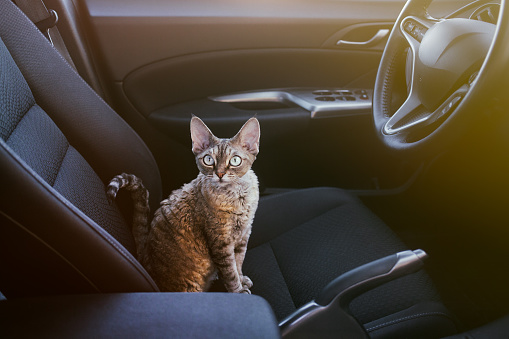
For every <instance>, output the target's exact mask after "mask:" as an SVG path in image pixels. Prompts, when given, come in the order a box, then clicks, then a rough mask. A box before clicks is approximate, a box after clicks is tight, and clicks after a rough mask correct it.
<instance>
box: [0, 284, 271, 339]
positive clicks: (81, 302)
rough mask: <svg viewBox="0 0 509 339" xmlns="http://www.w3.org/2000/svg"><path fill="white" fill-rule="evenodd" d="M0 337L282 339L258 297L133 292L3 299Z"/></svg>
mask: <svg viewBox="0 0 509 339" xmlns="http://www.w3.org/2000/svg"><path fill="white" fill-rule="evenodd" d="M189 305H193V307H190V306H189ZM76 310H79V311H78V312H77V311H76ZM0 337H2V338H87V339H88V338H235V339H236V338H246V339H247V338H253V339H260V338H264V339H270V338H279V337H280V335H279V329H278V327H277V325H276V322H275V321H274V316H273V314H272V312H271V310H270V306H269V305H268V304H267V302H265V300H263V299H262V298H259V297H252V296H248V295H233V294H226V293H221V294H220V293H130V294H103V295H83V296H65V297H57V298H55V297H53V298H36V299H29V300H14V301H11V300H7V301H2V302H0Z"/></svg>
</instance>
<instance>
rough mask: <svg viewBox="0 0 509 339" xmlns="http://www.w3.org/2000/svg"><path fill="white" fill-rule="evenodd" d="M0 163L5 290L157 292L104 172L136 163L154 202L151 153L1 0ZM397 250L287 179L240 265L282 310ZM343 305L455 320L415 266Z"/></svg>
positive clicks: (427, 323) (380, 314)
mask: <svg viewBox="0 0 509 339" xmlns="http://www.w3.org/2000/svg"><path fill="white" fill-rule="evenodd" d="M262 128H263V127H262ZM0 166H1V170H0V173H1V175H0V185H1V187H2V190H1V194H0V258H1V264H0V267H1V271H2V274H1V278H0V291H1V292H2V293H3V294H4V295H5V296H6V297H7V299H15V298H19V297H30V296H38V295H52V294H83V293H119V292H154V291H158V288H157V286H156V285H155V283H154V282H153V280H152V279H151V277H150V276H149V275H148V274H147V272H146V271H145V270H144V268H143V267H142V266H141V265H140V264H139V263H138V261H137V260H136V259H135V257H134V256H133V253H134V251H133V250H134V245H133V239H132V235H131V232H130V228H129V225H128V223H126V221H125V220H126V218H125V217H124V216H123V215H122V213H121V212H120V211H119V209H118V208H117V207H116V205H110V204H108V202H107V199H106V196H105V192H104V183H105V182H107V181H108V180H109V179H110V178H112V177H113V176H114V175H116V174H118V173H121V172H131V173H135V174H136V175H138V176H140V177H141V178H142V179H143V181H144V183H145V184H146V186H147V187H148V189H149V190H150V193H151V201H150V202H151V206H152V208H155V207H157V205H158V202H159V201H160V200H161V180H160V174H159V171H158V168H157V165H156V163H155V161H154V159H153V157H152V155H151V153H150V151H149V150H148V148H147V147H146V145H145V144H144V143H143V141H142V140H141V139H140V138H139V137H138V135H136V134H135V132H134V131H133V130H132V129H131V128H130V127H129V126H128V125H127V124H126V123H125V122H124V121H123V120H122V119H121V118H120V117H119V116H118V115H117V114H116V113H115V112H114V111H113V110H112V109H111V108H110V107H108V105H107V104H106V103H104V102H103V101H102V100H101V98H100V97H99V96H97V95H96V94H95V93H94V92H93V91H92V90H91V89H90V88H89V86H88V85H87V84H86V83H85V82H84V81H83V80H82V79H81V78H80V77H79V75H78V74H76V73H75V71H74V70H73V69H72V68H71V67H70V66H69V65H68V64H67V63H66V61H65V60H64V59H63V58H62V57H60V55H59V54H58V52H57V51H56V50H55V49H54V48H53V47H52V46H51V45H50V44H49V43H48V41H47V40H46V39H45V37H44V36H43V35H42V34H41V33H40V32H39V31H38V29H37V28H36V27H35V26H34V25H33V24H32V23H31V22H30V21H29V20H28V19H27V18H26V17H25V15H24V14H23V13H22V12H21V11H20V10H19V9H18V8H17V7H16V6H15V5H13V4H12V2H11V1H9V0H0ZM403 249H405V246H404V245H403V244H402V243H401V242H400V241H399V240H398V239H397V238H396V236H395V235H394V234H393V233H392V232H391V231H390V230H389V228H388V227H387V226H385V225H384V224H383V223H382V222H381V221H380V220H379V219H378V218H377V217H376V216H375V215H373V214H372V213H371V212H370V211H369V210H368V209H367V208H365V207H364V206H363V205H362V204H361V203H360V201H358V200H357V199H356V198H354V197H352V196H351V195H349V194H347V193H346V192H344V191H341V190H339V189H330V188H318V189H307V190H295V191H290V192H287V193H283V194H277V195H271V196H268V197H266V198H263V199H262V200H261V201H260V205H259V209H258V212H257V215H256V218H255V223H254V227H253V234H252V237H251V240H250V244H249V251H248V253H247V256H246V261H245V267H244V272H245V273H246V274H247V275H248V276H250V277H251V278H252V280H253V282H254V286H253V288H252V292H253V293H255V294H259V295H261V296H263V297H264V298H265V299H266V300H267V301H268V302H269V303H270V304H271V306H272V308H273V310H274V312H275V314H276V316H277V318H279V319H282V318H283V317H285V316H287V315H289V314H290V313H291V312H293V311H294V310H295V309H296V308H298V307H300V306H301V305H302V304H304V303H306V302H308V301H310V300H311V299H313V298H314V297H316V295H317V293H318V291H320V289H321V288H323V287H324V286H325V285H326V284H327V283H328V282H329V281H330V280H332V279H334V278H335V277H337V276H338V275H340V274H342V273H344V272H345V271H347V270H349V269H352V268H354V267H356V266H358V265H361V264H364V263H367V262H370V261H372V260H375V259H378V258H381V257H383V256H385V255H389V254H392V253H395V252H398V251H400V250H403ZM190 307H192V305H190ZM351 309H352V313H353V314H354V315H355V316H356V317H357V318H358V319H359V321H360V322H361V323H363V324H365V327H366V328H367V330H368V332H369V333H370V335H371V336H372V337H390V338H396V337H404V338H410V337H425V338H430V337H439V336H442V335H444V336H445V335H448V334H450V333H452V332H454V331H455V325H454V323H453V321H452V320H451V318H450V316H449V314H448V312H447V310H446V309H445V307H444V306H443V305H442V304H441V302H440V301H439V297H438V295H437V292H436V290H435V288H434V287H433V285H432V283H431V281H430V279H429V277H428V276H427V275H426V274H425V273H424V272H422V271H420V272H417V273H415V274H412V275H409V276H407V277H404V278H401V279H398V280H395V281H393V282H390V283H387V284H385V285H384V286H382V287H380V288H377V289H375V290H372V291H370V292H368V293H366V294H365V295H363V296H361V297H359V298H358V299H356V300H354V302H353V303H352V305H351ZM169 321H171V319H170V320H169Z"/></svg>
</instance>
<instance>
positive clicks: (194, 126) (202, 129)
mask: <svg viewBox="0 0 509 339" xmlns="http://www.w3.org/2000/svg"><path fill="white" fill-rule="evenodd" d="M191 140H192V141H193V153H194V154H195V155H197V154H200V153H201V152H203V151H204V150H206V149H207V148H209V147H210V145H211V144H212V143H213V142H214V140H216V137H215V136H214V134H212V132H211V131H210V130H209V128H208V127H207V125H205V123H204V122H203V121H201V119H200V118H198V117H197V116H194V115H193V118H192V119H191Z"/></svg>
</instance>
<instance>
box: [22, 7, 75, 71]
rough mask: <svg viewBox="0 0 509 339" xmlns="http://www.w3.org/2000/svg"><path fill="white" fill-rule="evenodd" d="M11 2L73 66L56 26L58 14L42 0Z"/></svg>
mask: <svg viewBox="0 0 509 339" xmlns="http://www.w3.org/2000/svg"><path fill="white" fill-rule="evenodd" d="M13 2H14V3H15V4H16V5H17V6H18V7H19V8H20V9H21V10H22V11H23V12H24V13H25V14H26V16H27V17H28V18H29V19H30V20H32V22H33V23H34V24H35V25H36V26H37V28H39V30H40V31H41V32H42V34H44V36H45V37H46V38H47V39H48V40H49V42H50V43H51V44H52V45H53V47H55V49H56V50H57V51H58V52H60V55H62V56H63V57H64V58H65V60H67V62H68V63H69V64H70V65H71V66H72V67H73V68H74V69H76V66H75V65H74V62H73V61H72V58H71V55H70V54H69V51H68V50H67V47H66V46H65V42H64V40H63V39H62V36H61V35H60V32H59V31H58V28H57V26H56V24H57V22H58V14H57V12H56V11H54V10H52V9H50V10H48V9H47V8H46V5H45V4H44V2H43V1H42V0H13Z"/></svg>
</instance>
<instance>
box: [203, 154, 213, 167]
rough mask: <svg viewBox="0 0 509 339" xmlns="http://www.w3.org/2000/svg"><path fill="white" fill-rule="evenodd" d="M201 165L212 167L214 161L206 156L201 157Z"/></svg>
mask: <svg viewBox="0 0 509 339" xmlns="http://www.w3.org/2000/svg"><path fill="white" fill-rule="evenodd" d="M203 163H204V164H205V165H206V166H212V165H214V159H213V158H212V157H211V156H210V155H206V156H204V157H203Z"/></svg>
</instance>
